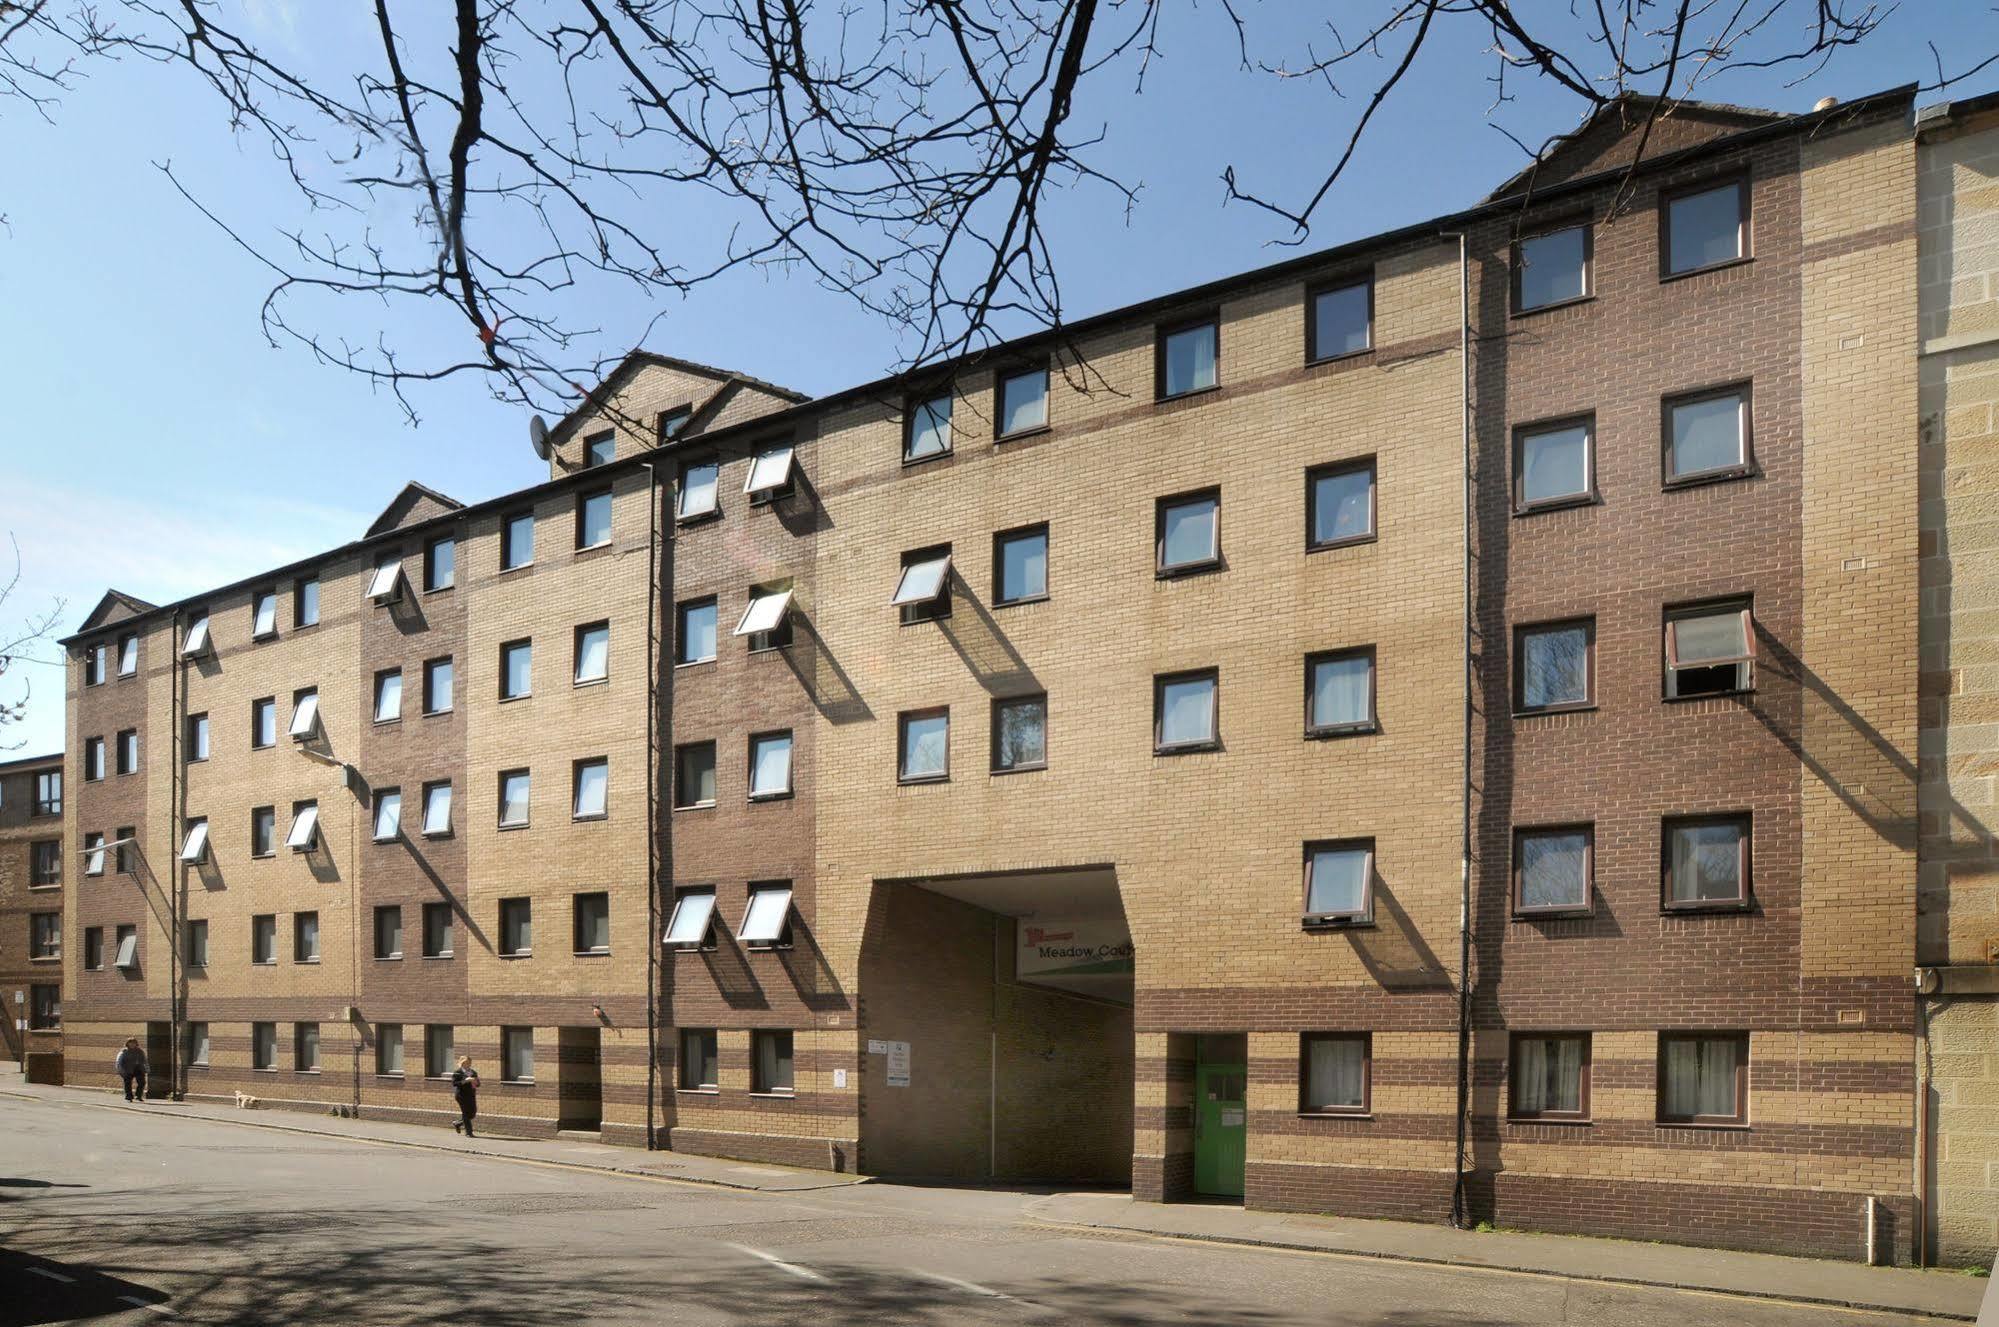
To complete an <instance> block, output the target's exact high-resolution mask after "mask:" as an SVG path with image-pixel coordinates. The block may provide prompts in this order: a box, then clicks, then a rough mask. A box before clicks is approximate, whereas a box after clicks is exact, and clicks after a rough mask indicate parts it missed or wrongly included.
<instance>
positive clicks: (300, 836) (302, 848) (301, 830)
mask: <svg viewBox="0 0 1999 1327" xmlns="http://www.w3.org/2000/svg"><path fill="white" fill-rule="evenodd" d="M318 835H319V806H318V804H317V803H314V804H311V805H308V806H302V807H300V808H299V810H298V814H297V815H295V816H293V817H292V832H291V833H289V834H287V835H285V846H286V847H287V848H290V849H292V850H293V851H294V852H311V851H312V846H313V844H314V842H315V841H316V840H317V838H318Z"/></svg>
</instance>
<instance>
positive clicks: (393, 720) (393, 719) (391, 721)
mask: <svg viewBox="0 0 1999 1327" xmlns="http://www.w3.org/2000/svg"><path fill="white" fill-rule="evenodd" d="M402 721H403V716H402V715H400V714H395V715H391V716H390V717H388V718H386V719H376V720H374V723H373V726H374V727H376V728H396V727H400V726H401V725H402Z"/></svg>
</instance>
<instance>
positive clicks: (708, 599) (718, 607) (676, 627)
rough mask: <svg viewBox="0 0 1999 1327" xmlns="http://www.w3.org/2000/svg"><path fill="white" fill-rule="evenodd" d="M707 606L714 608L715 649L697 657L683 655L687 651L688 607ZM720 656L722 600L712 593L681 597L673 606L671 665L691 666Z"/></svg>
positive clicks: (712, 661)
mask: <svg viewBox="0 0 1999 1327" xmlns="http://www.w3.org/2000/svg"><path fill="white" fill-rule="evenodd" d="M702 607H708V608H712V609H714V610H715V651H714V653H713V654H704V655H702V656H701V657H700V658H699V659H689V658H686V657H684V656H685V655H686V652H687V613H688V610H689V609H695V608H702ZM721 657H722V600H721V596H719V595H713V594H704V595H698V596H696V597H695V598H692V599H682V600H680V601H679V602H677V603H675V604H674V606H673V666H674V667H675V668H693V667H696V666H697V665H700V664H709V663H714V662H715V661H716V660H717V659H720V658H721Z"/></svg>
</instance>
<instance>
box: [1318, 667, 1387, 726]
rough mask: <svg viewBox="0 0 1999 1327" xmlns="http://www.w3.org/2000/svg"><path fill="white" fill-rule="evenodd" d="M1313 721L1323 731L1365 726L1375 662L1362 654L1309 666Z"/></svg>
mask: <svg viewBox="0 0 1999 1327" xmlns="http://www.w3.org/2000/svg"><path fill="white" fill-rule="evenodd" d="M1312 672H1313V677H1312V722H1313V723H1314V724H1315V725H1317V726H1319V727H1322V728H1327V727H1336V726H1339V725H1342V724H1357V723H1366V722H1367V720H1368V692H1369V691H1370V689H1371V687H1370V683H1371V681H1372V678H1373V674H1374V661H1373V660H1372V659H1370V658H1368V657H1367V656H1366V655H1364V654H1355V655H1349V656H1348V657H1347V658H1344V659H1324V660H1321V661H1320V662H1318V663H1316V664H1314V665H1313V667H1312Z"/></svg>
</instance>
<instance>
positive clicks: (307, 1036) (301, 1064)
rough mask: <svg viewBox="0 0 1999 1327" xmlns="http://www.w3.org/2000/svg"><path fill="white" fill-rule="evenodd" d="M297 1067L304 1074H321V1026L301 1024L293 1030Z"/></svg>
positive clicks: (293, 1045)
mask: <svg viewBox="0 0 1999 1327" xmlns="http://www.w3.org/2000/svg"><path fill="white" fill-rule="evenodd" d="M292 1049H293V1052H294V1057H293V1058H294V1061H295V1067H296V1068H297V1069H298V1071H299V1072H300V1073H302V1074H316V1073H318V1072H319V1024H317V1023H299V1024H295V1025H294V1026H293V1028H292Z"/></svg>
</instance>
